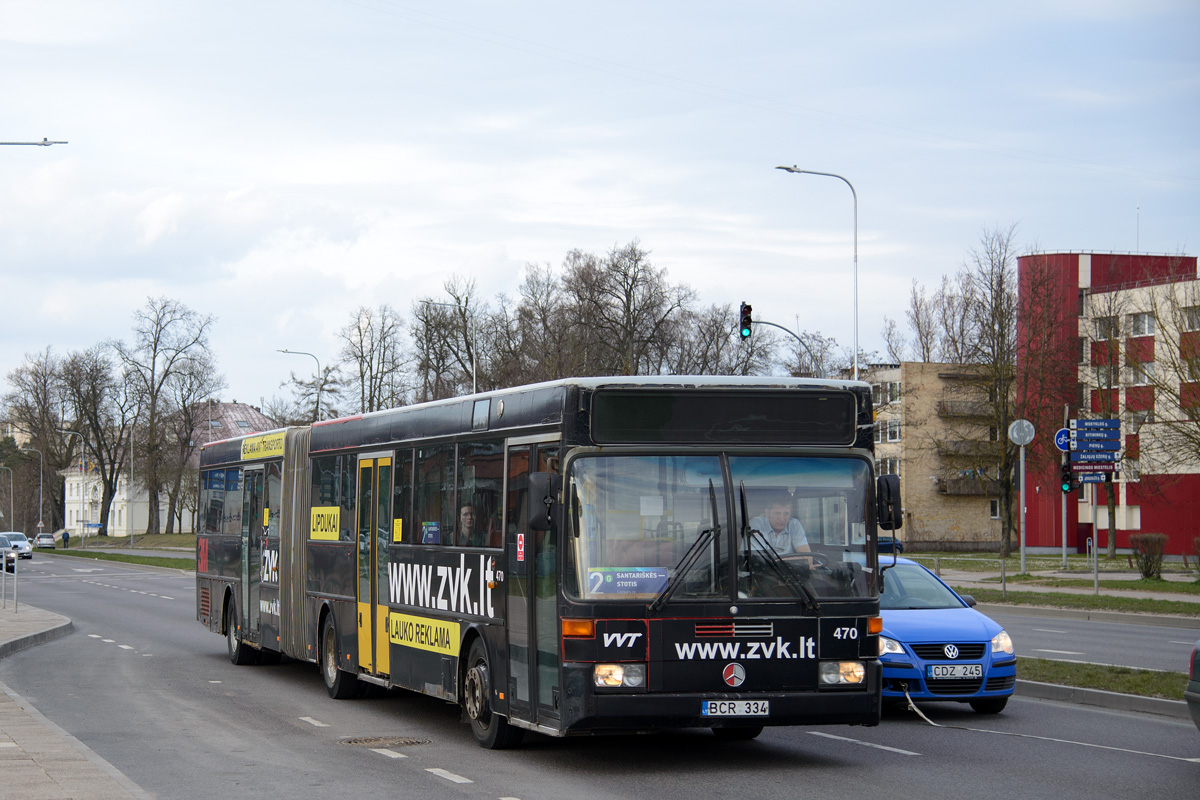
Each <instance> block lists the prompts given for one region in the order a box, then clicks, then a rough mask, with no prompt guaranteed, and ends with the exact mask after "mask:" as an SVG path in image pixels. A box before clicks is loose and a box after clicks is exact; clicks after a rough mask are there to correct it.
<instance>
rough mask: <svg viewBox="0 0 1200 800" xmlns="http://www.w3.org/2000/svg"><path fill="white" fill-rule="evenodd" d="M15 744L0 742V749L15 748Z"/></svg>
mask: <svg viewBox="0 0 1200 800" xmlns="http://www.w3.org/2000/svg"><path fill="white" fill-rule="evenodd" d="M16 746H17V743H16V742H0V747H16Z"/></svg>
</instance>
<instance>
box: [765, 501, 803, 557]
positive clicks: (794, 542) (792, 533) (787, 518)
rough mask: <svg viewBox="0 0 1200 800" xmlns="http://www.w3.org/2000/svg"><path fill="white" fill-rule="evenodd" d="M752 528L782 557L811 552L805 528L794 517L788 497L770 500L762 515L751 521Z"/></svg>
mask: <svg viewBox="0 0 1200 800" xmlns="http://www.w3.org/2000/svg"><path fill="white" fill-rule="evenodd" d="M750 527H751V528H753V529H754V530H756V531H758V532H759V533H761V534H762V536H763V538H764V539H766V540H767V543H768V544H769V545H771V546H772V547H773V548H775V550H776V552H778V553H779V554H780V555H787V554H789V553H807V552H810V550H811V548H809V546H808V536H807V535H806V534H805V532H804V526H803V525H801V524H800V520H798V519H796V518H795V517H793V516H792V504H791V502H790V501H789V499H788V498H786V497H773V498H771V499H770V500H768V501H767V506H766V508H765V509H763V513H762V515H761V516H757V517H755V518H754V519H752V520H750ZM752 546H753V545H752Z"/></svg>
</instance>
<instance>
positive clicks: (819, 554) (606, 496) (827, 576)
mask: <svg viewBox="0 0 1200 800" xmlns="http://www.w3.org/2000/svg"><path fill="white" fill-rule="evenodd" d="M723 461H724V462H725V463H727V465H728V471H726V470H724V469H723V466H722V464H723ZM870 477H871V474H870V468H869V466H868V465H867V462H866V461H865V460H862V459H858V458H825V457H809V456H729V457H728V458H727V459H723V458H722V457H721V455H720V454H711V455H710V454H703V455H614V456H585V457H580V458H577V459H575V460H574V461H573V462H572V463H571V466H570V471H569V475H568V484H569V496H568V499H569V506H568V508H569V513H568V515H567V525H568V530H569V531H570V534H571V535H570V536H569V537H568V541H567V545H568V565H567V571H566V577H565V580H566V585H565V588H566V591H567V593H568V594H569V595H571V596H574V597H577V598H579V599H585V600H630V601H640V602H645V601H647V600H651V601H654V600H658V601H659V602H662V596H663V595H664V594H669V595H670V599H673V600H689V599H690V600H702V599H709V600H712V599H724V598H730V599H736V598H763V599H780V600H797V599H800V600H809V599H816V598H831V599H836V598H849V597H867V596H870V595H871V594H872V592H873V589H872V587H873V584H874V582H873V581H870V580H868V579H867V575H866V573H865V568H866V567H867V566H868V563H869V562H868V559H867V516H866V512H867V497H868V487H869V486H870ZM743 508H744V509H745V517H743V513H742V509H743ZM731 514H732V518H731Z"/></svg>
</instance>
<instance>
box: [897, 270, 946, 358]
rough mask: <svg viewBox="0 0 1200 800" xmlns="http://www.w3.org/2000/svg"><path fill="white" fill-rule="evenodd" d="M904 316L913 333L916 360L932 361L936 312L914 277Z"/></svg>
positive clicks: (935, 343) (934, 354)
mask: <svg viewBox="0 0 1200 800" xmlns="http://www.w3.org/2000/svg"><path fill="white" fill-rule="evenodd" d="M904 316H905V317H907V318H908V329H909V330H910V331H912V334H913V347H914V348H915V350H916V358H917V360H918V361H921V362H924V363H929V362H931V361H933V360H934V358H936V357H937V353H938V324H937V313H936V311H935V310H934V307H933V303H932V302H931V301H930V299H929V298H928V297H926V296H925V287H924V286H918V284H917V282H916V280H915V279H914V280H913V283H912V292H911V293H910V294H909V298H908V309H907V310H906V311H905V312H904Z"/></svg>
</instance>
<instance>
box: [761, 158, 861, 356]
mask: <svg viewBox="0 0 1200 800" xmlns="http://www.w3.org/2000/svg"><path fill="white" fill-rule="evenodd" d="M775 169H781V170H783V171H784V172H791V173H794V174H797V175H823V176H825V177H826V178H837V179H838V180H840V181H843V182H844V183H845V184H846V185H847V186H849V187H850V194H851V195H852V196H853V197H854V380H858V192H856V191H854V184H852V183H850V181H848V180H846V179H845V178H843V177H842V176H841V175H838V174H837V173H834V172H815V171H813V170H811V169H800V168H799V167H795V166H792V167H776V168H775Z"/></svg>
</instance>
